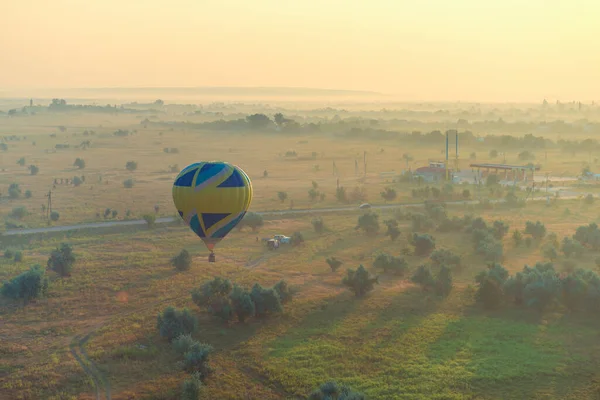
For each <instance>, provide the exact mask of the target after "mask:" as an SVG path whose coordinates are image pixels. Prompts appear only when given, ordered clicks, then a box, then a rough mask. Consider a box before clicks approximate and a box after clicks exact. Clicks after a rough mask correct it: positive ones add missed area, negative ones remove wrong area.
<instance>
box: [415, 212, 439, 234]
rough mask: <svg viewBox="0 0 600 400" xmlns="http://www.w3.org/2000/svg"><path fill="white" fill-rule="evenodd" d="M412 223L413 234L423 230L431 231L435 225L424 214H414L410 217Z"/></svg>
mask: <svg viewBox="0 0 600 400" xmlns="http://www.w3.org/2000/svg"><path fill="white" fill-rule="evenodd" d="M411 221H412V230H413V231H414V232H420V231H423V230H427V229H431V228H433V227H434V225H435V223H434V222H433V220H432V219H431V218H429V217H428V216H427V215H425V214H421V213H414V214H412V215H411Z"/></svg>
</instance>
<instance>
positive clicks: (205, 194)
mask: <svg viewBox="0 0 600 400" xmlns="http://www.w3.org/2000/svg"><path fill="white" fill-rule="evenodd" d="M251 201H252V183H251V182H250V178H249V177H248V175H247V174H246V173H245V172H244V171H243V170H242V169H241V168H239V167H237V166H235V165H231V164H229V163H227V162H223V161H210V162H209V161H202V162H197V163H194V164H190V165H188V166H187V167H185V168H184V169H182V170H181V172H180V173H179V174H178V175H177V177H176V178H175V183H174V184H173V202H174V203H175V207H176V208H177V211H178V212H179V215H180V216H181V218H183V220H184V221H185V223H186V224H187V225H188V226H189V227H190V228H191V229H192V231H194V233H195V234H196V235H198V237H200V239H202V241H204V243H205V244H206V247H208V249H209V250H210V251H212V250H213V248H214V247H215V245H216V244H217V243H219V242H220V241H221V240H222V239H223V238H224V237H225V236H226V235H227V234H228V233H229V232H230V231H231V230H232V229H233V228H234V227H235V226H236V225H237V224H238V223H239V222H240V221H241V220H242V218H244V215H245V214H246V211H247V210H248V207H249V206H250V202H251Z"/></svg>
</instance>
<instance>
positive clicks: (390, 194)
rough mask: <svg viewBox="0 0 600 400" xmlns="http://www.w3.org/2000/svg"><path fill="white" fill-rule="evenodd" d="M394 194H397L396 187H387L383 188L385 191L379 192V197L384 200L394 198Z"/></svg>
mask: <svg viewBox="0 0 600 400" xmlns="http://www.w3.org/2000/svg"><path fill="white" fill-rule="evenodd" d="M396 196H397V193H396V189H394V188H390V187H388V188H385V191H383V192H381V197H382V198H383V200H385V201H386V202H388V201H392V200H394V199H395V198H396Z"/></svg>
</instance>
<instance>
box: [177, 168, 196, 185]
mask: <svg viewBox="0 0 600 400" xmlns="http://www.w3.org/2000/svg"><path fill="white" fill-rule="evenodd" d="M196 171H197V170H196V169H192V170H191V171H189V172H187V173H185V174H183V175H181V176H180V177H179V178H178V179H177V180H176V181H175V186H184V187H191V186H192V182H193V181H194V175H196Z"/></svg>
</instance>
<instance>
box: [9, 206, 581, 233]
mask: <svg viewBox="0 0 600 400" xmlns="http://www.w3.org/2000/svg"><path fill="white" fill-rule="evenodd" d="M576 198H578V196H561V197H560V200H572V199H576ZM545 200H546V198H545V197H536V198H533V199H528V201H545ZM490 202H491V203H501V202H504V200H502V199H497V200H490ZM445 203H446V204H478V203H479V201H478V200H468V201H449V202H445ZM419 206H423V202H417V203H393V204H381V205H373V206H372V207H371V208H373V209H390V208H397V207H419ZM344 211H358V208H357V207H356V206H346V207H329V208H312V209H298V210H279V211H260V212H257V214H260V215H263V216H269V215H272V216H284V215H293V214H319V213H331V212H344ZM174 221H175V218H174V217H163V218H157V219H156V224H168V223H172V222H174ZM131 225H146V221H145V220H143V219H140V220H132V221H106V222H92V223H88V224H78V225H63V226H48V227H43V228H27V229H9V230H6V231H4V232H3V233H2V235H3V236H13V235H31V234H35V233H50V232H66V231H73V230H77V229H98V228H110V227H115V226H131Z"/></svg>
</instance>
